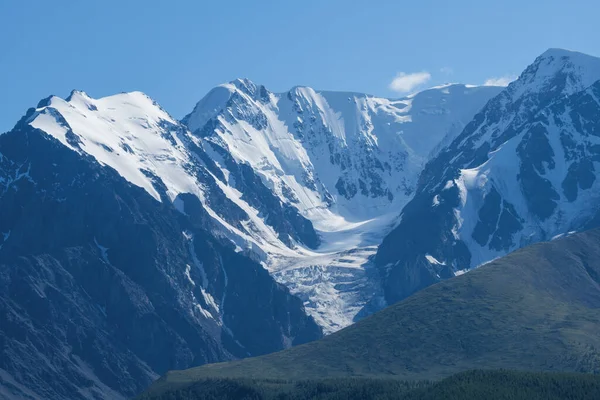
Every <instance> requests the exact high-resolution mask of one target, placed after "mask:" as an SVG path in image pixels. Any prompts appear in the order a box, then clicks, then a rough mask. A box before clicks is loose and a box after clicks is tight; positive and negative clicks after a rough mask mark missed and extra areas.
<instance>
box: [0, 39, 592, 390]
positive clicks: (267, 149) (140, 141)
mask: <svg viewBox="0 0 600 400" xmlns="http://www.w3.org/2000/svg"><path fill="white" fill-rule="evenodd" d="M599 99H600V59H598V58H595V57H591V56H588V55H584V54H581V53H576V52H570V51H566V50H560V49H550V50H548V51H547V52H545V53H544V54H542V55H541V56H540V57H538V58H537V59H536V60H535V61H534V62H533V63H532V64H531V65H530V66H529V67H527V68H526V69H525V71H524V72H523V73H522V74H521V75H520V76H519V78H518V79H517V80H516V81H514V82H513V83H511V84H510V85H509V86H508V87H506V88H504V87H497V86H472V85H464V84H448V85H443V86H439V87H435V88H431V89H428V90H424V91H421V92H418V93H416V94H413V95H410V96H407V97H404V98H400V99H384V98H379V97H375V96H371V95H366V94H360V93H350V92H348V93H343V92H328V91H318V90H314V89H311V88H308V87H295V88H293V89H291V90H290V91H288V92H285V93H273V92H271V91H269V90H268V89H266V88H265V87H264V86H261V85H257V84H255V83H253V82H251V81H250V80H247V79H238V80H235V81H232V82H230V83H227V84H223V85H221V86H218V87H216V88H215V89H213V90H212V91H210V92H209V93H208V94H207V95H206V96H205V97H204V98H203V99H201V100H200V101H199V102H198V103H197V104H196V106H195V107H194V109H193V110H192V111H191V112H190V113H189V114H188V115H187V116H185V117H184V118H183V119H182V120H181V121H179V120H177V119H175V118H173V117H172V116H171V115H169V113H168V112H167V111H165V110H164V109H163V108H161V107H160V105H158V104H157V103H156V102H155V101H154V100H152V99H151V98H149V97H148V96H146V95H145V94H143V93H140V92H132V93H122V94H117V95H114V96H109V97H105V98H101V99H94V98H92V97H90V96H89V95H87V94H86V93H84V92H81V91H73V92H72V93H71V94H70V96H68V97H67V98H66V99H61V98H59V97H56V96H51V97H49V98H47V99H44V100H42V101H40V102H39V104H38V105H37V106H36V107H34V108H31V109H30V110H28V111H27V113H26V114H25V115H24V116H23V118H22V119H21V120H20V121H19V122H18V123H17V124H16V125H15V127H14V129H13V130H11V131H10V132H7V133H5V134H2V135H0V233H1V235H0V265H1V268H0V272H1V273H0V287H1V288H2V290H1V291H0V321H1V324H0V348H1V349H2V350H1V351H2V357H1V359H0V397H1V396H5V397H7V398H12V397H17V398H29V399H37V398H48V399H62V398H72V399H92V398H110V399H118V398H125V397H128V396H132V395H135V394H137V393H139V392H140V391H142V390H143V389H144V388H145V387H147V385H148V384H149V383H150V382H151V381H152V380H154V379H156V378H157V377H158V376H159V375H162V374H164V373H165V372H167V371H168V370H173V369H184V368H188V367H191V366H196V365H201V364H206V363H213V362H221V361H229V360H234V359H238V358H244V357H253V356H261V355H264V354H267V353H272V352H276V351H279V350H284V349H288V348H289V347H292V346H295V345H299V344H303V343H306V342H310V341H313V340H317V339H319V338H321V337H322V336H323V334H331V333H333V332H336V331H338V330H340V329H342V328H346V327H348V326H350V325H352V324H353V323H354V322H356V321H359V320H361V319H362V318H364V317H365V316H367V315H370V314H372V313H374V312H376V311H378V310H381V309H383V308H384V307H386V306H392V308H391V309H389V308H388V309H386V310H385V311H384V313H385V312H388V314H387V315H391V314H390V313H393V311H388V310H394V309H397V310H401V314H398V316H397V317H394V318H393V319H394V320H396V319H398V318H400V319H402V318H406V317H405V316H407V315H409V316H412V317H413V318H414V320H415V323H416V322H417V321H418V320H419V318H418V317H419V316H423V315H427V313H428V312H430V307H433V304H434V303H435V301H436V300H435V299H436V296H438V295H439V296H441V297H444V295H443V293H439V292H436V291H435V290H434V288H432V290H429V291H424V292H420V291H421V290H422V289H424V288H426V287H428V286H430V285H432V284H435V283H438V282H440V281H443V280H446V279H449V278H454V277H458V276H460V275H463V274H465V273H466V272H468V271H470V270H472V269H475V268H477V267H479V266H481V265H483V264H486V263H489V262H491V261H493V260H494V259H498V258H500V257H503V256H505V255H506V254H508V253H511V252H513V251H515V250H517V249H519V248H521V247H525V246H528V245H530V244H533V243H536V242H540V241H548V240H551V239H554V238H556V237H560V236H564V235H569V234H570V233H572V232H574V231H583V230H585V229H589V228H593V227H595V226H597V221H598V218H599V217H598V215H597V212H598V196H599V194H598V193H600V190H599V189H598V185H599V183H598V182H597V180H596V179H595V171H596V170H595V168H596V163H598V162H600V158H599V157H600V146H599V145H600V141H599V140H598V138H599V137H600V102H599ZM551 243H553V242H551ZM557 243H562V242H559V241H557ZM588 250H590V248H588V247H586V248H585V251H586V252H587V251H588ZM508 259H509V260H512V259H510V256H509V258H508ZM501 260H505V259H501ZM519 262H521V261H519ZM498 263H499V264H501V265H504V264H503V261H502V262H501V261H500V260H499V261H498V262H497V264H498ZM506 265H510V267H506V268H501V267H495V268H487V266H486V268H485V269H484V268H481V271H488V270H494V271H496V270H500V269H502V271H509V270H510V268H513V266H514V265H513V263H511V262H509V263H508V264H506ZM561 267H562V266H561ZM552 271H553V273H554V272H555V271H554V270H552ZM589 271H592V272H589ZM589 271H588V274H590V276H592V273H593V271H594V270H593V269H590V270H589ZM523 273H525V272H523ZM540 273H541V274H542V275H543V274H544V273H546V271H540ZM481 274H483V277H482V278H479V279H480V281H479V280H478V281H477V282H475V283H473V284H472V286H473V287H476V286H477V287H479V286H481V287H484V286H485V279H486V278H485V277H486V275H485V273H484V272H481V273H480V272H479V270H478V271H473V272H469V273H468V274H467V275H466V276H465V277H464V278H463V277H460V279H456V280H454V279H453V280H451V281H448V285H446V286H443V285H442V286H435V288H437V289H436V290H441V289H439V288H440V287H446V288H448V287H450V288H451V287H453V286H452V285H459V284H458V283H450V282H463V284H464V282H474V281H472V280H473V279H475V280H476V279H477V277H479V276H481ZM488 274H489V273H488ZM504 274H508V272H502V278H499V277H496V276H495V275H494V279H505V278H504V276H505V275H504ZM513 275H515V276H517V275H518V271H515V272H514V274H513ZM552 276H554V275H552ZM570 276H572V275H571V274H570V273H568V272H565V277H564V279H568V278H569V277H570ZM554 277H555V278H556V279H559V278H558V277H556V276H554ZM506 279H508V277H506ZM515 279H516V278H515ZM527 282H530V281H529V280H527V281H525V283H527ZM553 282H554V281H553ZM596 282H597V280H596ZM550 283H552V282H549V284H550ZM506 285H509V284H508V283H506ZM534 286H535V285H534ZM502 288H504V286H502ZM522 289H523V290H530V289H531V288H530V287H529V286H527V287H523V288H522ZM452 290H454V289H452ZM456 290H458V291H459V292H460V293H462V289H456ZM473 290H475V289H473ZM481 290H483V289H481ZM490 290H491V289H490ZM417 292H418V293H417ZM415 293H416V295H415V296H417V297H414V296H412V295H414V294H415ZM427 293H434V294H433V295H429V296H430V297H423V296H427ZM409 296H412V297H410V298H409ZM418 296H421V297H418ZM569 296H571V294H569ZM475 297H476V296H475ZM407 298H409V299H407ZM415 298H416V299H421V300H414V299H415ZM405 299H407V300H405ZM423 299H427V300H423ZM511 299H512V298H511ZM403 300H405V301H403ZM499 300H501V299H499ZM399 301H401V303H399V304H400V306H398V307H400V308H398V307H396V306H395V305H394V304H395V303H397V302H399ZM411 301H412V303H411ZM415 301H417V303H414V302H415ZM421 301H422V302H425V303H427V307H426V306H424V305H422V304H421V303H419V302H421ZM437 301H438V302H439V299H438V300H437ZM574 302H575V300H574V299H573V298H571V297H568V298H567V299H566V300H565V304H566V305H565V306H564V307H566V308H565V309H568V310H569V312H571V311H573V312H575V311H574V310H571V309H570V308H568V307H574V306H573V303H574ZM406 304H411V305H414V309H413V307H412V306H406ZM476 306H477V304H475V305H469V303H468V302H466V301H465V302H461V304H460V307H462V308H461V310H462V309H467V310H469V309H470V307H476ZM504 306H506V304H504V303H501V304H500V305H499V306H498V307H500V308H501V307H504ZM557 306H558V305H557ZM561 306H562V303H561ZM394 307H396V308H394ZM482 307H484V306H482ZM485 307H491V306H490V305H489V304H486V305H485ZM485 307H484V309H485V310H488V308H485ZM577 310H580V309H579V308H577ZM577 310H576V311H577ZM471 311H472V310H471ZM397 312H398V313H400V311H397ZM447 312H448V313H452V312H453V308H452V307H450V309H448V310H447ZM379 315H386V314H377V315H376V316H374V317H371V318H369V319H367V320H365V322H364V323H363V322H358V324H357V325H353V326H352V327H350V328H347V329H346V330H344V331H342V332H340V334H339V335H341V337H344V336H343V335H348V333H345V332H361V333H360V335H365V336H368V335H372V334H373V331H371V332H370V333H363V332H367V331H368V330H367V329H366V328H364V330H361V331H356V330H355V329H359V328H360V327H361V326H365V324H366V326H370V325H369V324H374V323H373V322H368V321H379V322H378V323H381V324H387V323H388V322H389V321H387V320H386V319H385V318H383V317H378V316H379ZM576 315H579V314H576ZM587 315H588V314H587V311H586V314H585V316H583V314H582V318H583V317H585V318H587V317H586V316H587ZM460 317H461V316H460V315H457V316H456V320H459V319H460ZM509 317H510V318H513V317H514V315H513V314H512V313H508V314H507V317H506V318H508V319H509ZM378 318H379V319H378ZM381 318H383V319H381ZM519 323H522V320H519ZM361 324H362V325H361ZM408 325H409V326H410V324H408ZM355 326H356V327H358V328H355ZM465 326H468V324H467V325H465ZM390 327H394V330H397V329H396V328H398V329H400V327H398V326H397V325H394V324H390ZM535 328H536V329H538V328H539V327H538V326H536V327H535ZM540 329H541V328H540ZM372 330H380V329H379V328H377V326H375V325H373V326H372ZM394 332H396V331H394ZM394 332H392V331H391V330H390V331H389V334H388V335H391V336H394V335H398V333H397V332H396V333H394ZM463 333H464V332H463ZM461 335H462V334H461ZM336 337H340V336H336V335H332V336H328V337H326V338H325V339H324V340H323V341H318V342H316V343H315V344H314V345H309V346H308V347H298V348H295V349H293V350H291V351H290V352H287V353H286V352H283V353H281V354H296V353H294V352H295V351H301V350H300V349H306V348H309V349H310V348H312V349H317V348H319V349H321V347H319V346H323V345H322V344H319V343H333V342H328V341H334V340H335V339H334V338H336ZM435 339H436V336H435V335H433V336H432V341H434V340H435ZM407 340H408V339H407ZM356 343H360V345H361V346H362V345H364V344H363V343H361V342H360V341H357V342H356ZM382 343H387V342H385V341H383V342H382ZM585 343H586V344H585V346H588V345H589V346H592V344H589V343H587V342H585ZM398 345H400V344H398ZM401 345H402V346H409V345H410V346H414V343H410V344H408V342H406V343H402V344H401ZM310 346H313V347H310ZM573 346H575V345H573ZM585 346H584V347H585ZM589 346H588V347H585V348H586V349H589ZM332 348H336V347H335V346H333V347H332ZM319 351H321V350H319ZM426 353H427V352H426ZM583 353H585V354H586V355H590V354H591V355H592V356H594V354H595V353H594V351H593V349H592V350H590V351H589V352H587V353H586V352H583ZM327 354H329V353H327V352H326V351H323V356H324V357H327ZM409 354H411V357H412V354H414V352H409ZM427 354H430V355H432V357H433V358H428V360H429V361H427V362H429V363H431V362H433V361H432V360H437V359H436V358H435V357H434V356H433V354H434V352H433V351H431V352H430V353H427ZM576 354H580V353H576ZM268 357H270V356H267V359H269V358H268ZM407 357H408V356H407ZM415 357H417V356H416V355H415ZM422 357H425V356H424V355H423V356H422ZM448 357H450V356H448ZM590 357H591V356H590ZM594 357H595V356H594ZM450 358H452V357H450ZM592 358H593V357H592ZM259 360H260V359H259ZM437 361H439V360H437ZM486 361H489V360H488V359H486ZM249 362H250V361H249ZM252 362H254V361H252ZM403 362H406V363H408V364H403V365H404V366H406V365H411V364H415V365H420V366H419V367H415V368H417V370H418V368H421V370H423V371H424V370H427V371H430V372H428V373H429V375H431V376H432V377H433V376H441V375H443V374H444V373H445V372H444V370H440V371H438V372H435V371H432V368H433V367H432V366H431V364H422V365H421V364H419V363H418V362H416V361H415V359H413V358H411V359H407V360H403ZM469 362H470V361H469ZM442 364H443V363H442ZM509 364H510V363H508V364H506V365H507V366H510V365H512V364H510V365H509ZM233 365H237V364H233ZM240 365H245V364H243V363H242V364H240ZM274 365H275V364H274ZM369 365H370V364H369ZM494 365H495V364H494ZM531 365H535V366H537V365H538V364H535V363H534V362H533V361H532V364H531ZM557 365H558V366H567V363H566V362H565V363H561V362H557ZM569 365H570V364H569ZM586 365H587V364H586ZM498 366H504V364H502V363H500V362H499V363H498ZM280 367H281V368H282V369H281V370H280V371H284V370H285V368H284V367H283V366H280V365H279V364H276V366H275V367H273V368H274V369H272V370H273V371H275V370H276V369H279V368H280ZM383 367H385V368H387V367H388V366H386V363H382V368H383ZM261 368H262V366H261ZM269 368H271V367H269ZM348 368H350V369H351V370H352V369H356V368H357V369H356V370H357V371H362V372H360V373H365V374H366V373H367V372H365V371H363V369H364V368H365V367H364V366H354V365H349V366H348ZM371 368H374V367H373V366H371V367H368V368H367V371H370V369H371ZM390 368H391V367H390ZM397 368H400V367H398V366H395V367H393V368H392V370H393V371H396V369H397ZM569 368H570V367H569ZM376 369H377V368H376ZM571 369H573V368H571ZM265 370H269V371H270V369H265ZM401 371H403V370H402V369H398V370H397V371H396V372H395V373H398V374H401ZM275 372H276V371H275ZM375 372H377V373H378V374H379V373H381V372H382V371H379V370H377V371H375ZM402 374H405V373H404V372H402ZM405 375H406V376H409V375H410V374H408V373H406V374H405ZM403 376H404V375H403ZM47 382H52V383H51V384H48V383H47Z"/></svg>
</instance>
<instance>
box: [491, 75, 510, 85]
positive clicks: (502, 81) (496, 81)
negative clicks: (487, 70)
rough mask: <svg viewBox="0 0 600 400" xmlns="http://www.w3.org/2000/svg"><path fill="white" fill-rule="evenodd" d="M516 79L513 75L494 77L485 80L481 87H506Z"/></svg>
mask: <svg viewBox="0 0 600 400" xmlns="http://www.w3.org/2000/svg"><path fill="white" fill-rule="evenodd" d="M516 79H517V77H516V76H514V75H504V76H500V77H494V78H489V79H487V80H486V81H485V82H484V83H483V85H484V86H508V84H509V83H511V82H512V81H514V80H516Z"/></svg>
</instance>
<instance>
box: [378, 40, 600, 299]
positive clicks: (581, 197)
mask: <svg viewBox="0 0 600 400" xmlns="http://www.w3.org/2000/svg"><path fill="white" fill-rule="evenodd" d="M598 99H600V58H596V57H592V56H588V55H585V54H581V53H577V52H570V51H566V50H559V49H550V50H548V51H546V52H545V53H543V54H542V55H541V56H540V57H538V58H537V59H536V60H535V61H534V62H533V63H532V64H531V65H530V66H529V67H527V68H526V69H525V71H524V72H523V73H522V74H521V76H520V77H519V79H518V80H516V81H514V82H512V83H511V84H510V85H509V86H508V87H507V88H506V89H505V90H504V91H502V92H501V93H500V94H499V95H498V96H496V97H494V98H493V99H492V100H490V101H489V102H488V103H487V105H486V106H485V107H484V108H483V109H482V110H481V112H479V113H478V114H477V115H475V117H474V118H473V121H472V122H471V123H470V124H468V125H467V127H466V128H465V129H464V130H463V132H462V133H460V135H458V136H457V137H456V138H455V140H454V141H452V143H450V144H449V145H448V146H447V147H446V148H444V149H442V150H441V151H440V152H439V153H438V155H437V156H435V157H434V158H433V159H432V160H431V161H430V162H429V163H428V164H427V167H426V168H425V169H424V171H423V173H422V174H421V178H420V181H419V188H418V190H417V193H416V195H415V198H414V200H412V201H411V203H409V204H408V205H407V206H406V207H405V209H404V210H403V216H402V221H401V223H400V224H399V225H398V227H397V228H395V229H394V231H392V232H391V233H390V235H388V237H386V239H384V241H383V244H382V245H381V246H380V248H379V250H378V254H377V266H378V268H379V269H380V271H382V273H383V274H384V280H385V281H386V283H385V284H384V286H385V291H386V299H387V300H388V301H398V300H401V299H402V298H405V297H406V296H408V295H410V294H412V293H414V292H415V291H416V290H419V289H421V288H423V287H425V286H427V285H430V284H432V283H435V282H437V281H439V280H441V279H446V278H449V277H452V276H455V275H459V274H462V273H464V272H465V270H469V269H472V268H474V267H477V266H480V265H483V264H485V263H487V262H489V261H491V260H493V259H495V258H498V257H501V256H504V255H505V254H507V253H509V252H511V251H513V250H515V249H517V248H520V247H523V246H526V245H528V244H531V243H535V242H539V241H543V240H550V239H551V238H552V237H555V236H557V235H561V234H565V233H567V232H571V231H579V230H582V229H586V227H590V224H597V221H598V216H599V214H598V212H599V209H600V207H599V206H598V204H599V203H600V183H599V182H598V179H596V176H597V172H596V171H597V170H598V169H599V168H600V129H599V127H598V115H600V103H599V100H598ZM415 221H419V223H421V224H423V227H422V229H415V226H414V224H415ZM415 260H416V261H415ZM407 275H408V276H411V277H412V276H419V280H414V281H410V280H407V279H406V277H407Z"/></svg>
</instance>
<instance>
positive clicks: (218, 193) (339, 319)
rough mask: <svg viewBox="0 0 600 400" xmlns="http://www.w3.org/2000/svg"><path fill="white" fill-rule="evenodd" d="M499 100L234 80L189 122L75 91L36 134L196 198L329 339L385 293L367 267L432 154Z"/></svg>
mask: <svg viewBox="0 0 600 400" xmlns="http://www.w3.org/2000/svg"><path fill="white" fill-rule="evenodd" d="M500 90H501V89H500V88H495V87H468V86H465V85H448V86H443V87H438V88H434V89H430V90H426V91H423V92H421V93H418V94H416V95H414V96H410V97H407V98H404V99H397V100H389V99H382V98H377V97H373V96H368V95H363V94H357V93H338V92H319V91H315V90H313V89H311V88H306V87H296V88H294V89H292V90H291V91H289V92H287V93H280V94H277V93H272V92H269V91H268V90H266V89H265V88H264V87H263V86H257V85H255V84H254V83H252V82H250V81H248V80H236V81H233V82H231V83H228V84H224V85H221V86H219V87H217V88H215V89H213V90H212V91H211V92H210V93H209V94H208V95H207V96H206V97H205V98H204V99H202V100H201V101H200V102H199V103H198V104H197V105H196V107H195V109H194V111H193V112H192V113H191V114H190V115H188V116H187V117H186V118H185V119H184V120H183V124H182V123H180V122H178V121H177V120H175V119H174V118H172V117H171V116H170V115H169V114H168V113H167V112H165V111H164V110H163V109H162V108H161V107H160V106H159V105H158V104H156V102H154V101H153V100H152V99H150V98H149V97H148V96H146V95H144V94H143V93H140V92H133V93H123V94H118V95H115V96H109V97H105V98H101V99H93V98H91V97H90V96H88V95H86V94H85V93H83V92H78V91H74V92H73V93H72V94H71V95H70V96H69V97H68V98H67V99H65V100H63V99H60V98H58V97H51V98H49V99H47V100H46V101H43V102H41V103H40V105H39V106H38V108H36V109H35V112H33V113H32V114H31V115H30V116H29V119H28V123H29V124H30V125H31V126H33V127H35V128H38V129H40V130H42V131H44V132H46V133H47V134H49V135H51V136H52V137H54V138H56V139H57V140H59V141H60V142H61V143H62V144H64V145H65V146H67V147H69V148H70V149H72V150H73V151H76V152H78V153H79V154H81V155H88V156H91V157H93V158H94V159H95V160H96V161H97V162H99V163H100V164H102V165H105V166H108V167H111V168H113V169H115V170H116V171H117V172H118V173H119V174H120V175H121V176H123V177H124V178H125V179H126V180H127V181H129V182H130V183H132V184H134V185H136V186H139V187H141V188H143V189H144V190H146V191H147V192H148V193H149V194H150V195H152V196H153V197H154V198H155V199H156V200H157V201H170V202H173V203H174V205H175V206H176V207H177V209H178V210H180V211H181V212H183V213H185V212H186V209H185V208H186V205H185V202H184V201H182V199H181V197H180V196H181V195H182V194H188V193H189V194H192V195H194V196H196V197H197V198H198V199H200V201H201V203H202V205H203V207H204V209H205V210H206V212H207V213H208V215H209V216H210V218H211V219H212V221H213V224H212V226H213V229H214V230H215V234H218V235H222V236H225V237H227V238H229V239H230V240H231V241H232V242H233V243H235V244H236V246H237V248H238V250H239V251H244V252H249V253H252V254H254V256H255V257H257V258H258V259H260V260H262V262H263V264H264V265H265V267H266V268H267V269H269V270H270V271H271V273H272V274H273V275H274V276H275V277H276V278H277V279H278V280H279V281H280V282H282V283H284V284H286V285H287V286H288V287H290V288H291V289H292V291H293V293H295V294H298V295H299V296H300V297H301V298H303V299H304V300H305V305H306V307H307V310H308V311H309V313H311V314H312V315H313V316H315V318H316V319H317V320H318V321H319V323H320V324H321V325H322V326H323V327H324V328H325V330H326V331H327V332H332V331H334V330H337V329H340V328H342V327H344V326H347V325H348V324H350V323H351V322H352V321H353V320H354V318H355V317H356V315H357V314H359V313H360V311H361V310H362V309H363V308H364V307H365V306H367V305H368V303H370V302H372V301H373V299H375V300H376V299H377V298H378V296H380V295H379V294H378V289H377V284H376V282H375V281H373V277H372V276H373V274H372V273H371V272H370V269H369V268H370V265H371V264H370V261H369V260H370V258H371V257H372V256H373V255H374V254H375V251H376V247H375V246H376V245H378V244H379V243H380V241H381V239H382V238H383V236H384V235H385V234H386V233H387V232H388V231H389V230H390V229H392V227H393V225H394V224H395V223H397V216H398V214H399V211H400V210H401V209H402V207H403V206H404V205H405V204H406V203H407V201H408V200H410V198H411V197H412V195H413V193H414V191H415V189H416V186H417V179H418V176H419V173H420V171H421V169H422V167H423V165H424V164H425V163H426V162H427V161H428V159H429V157H430V154H433V153H435V152H436V151H438V149H439V148H440V144H441V143H443V142H444V141H450V140H451V139H452V138H453V137H455V136H456V135H457V134H458V133H459V132H460V131H461V130H462V128H463V127H464V126H465V125H466V124H467V123H468V122H469V121H470V119H471V118H472V116H473V115H474V114H475V113H476V112H477V111H478V110H479V109H480V108H481V107H482V106H483V105H484V104H485V103H486V102H487V101H488V100H489V99H490V98H491V97H493V96H494V95H495V94H497V93H498V92H499V91H500ZM188 128H189V129H188ZM313 227H314V229H315V230H316V235H317V236H314V234H312V233H311V231H312V229H313ZM311 235H312V236H311ZM316 237H318V240H315V239H314V238H316ZM311 247H312V249H311ZM195 283H197V282H195Z"/></svg>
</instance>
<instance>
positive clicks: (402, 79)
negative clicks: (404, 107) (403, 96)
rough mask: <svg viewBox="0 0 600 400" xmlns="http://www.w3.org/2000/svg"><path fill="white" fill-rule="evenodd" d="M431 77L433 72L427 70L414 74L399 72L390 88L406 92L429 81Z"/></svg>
mask: <svg viewBox="0 0 600 400" xmlns="http://www.w3.org/2000/svg"><path fill="white" fill-rule="evenodd" d="M430 79H431V74H430V73H429V72H427V71H423V72H415V73H412V74H407V73H405V72H399V73H398V75H396V77H395V78H394V80H392V82H391V83H390V89H391V90H393V91H394V92H399V93H406V92H410V91H411V90H413V89H414V88H416V87H418V86H421V85H422V84H424V83H426V82H428V81H429V80H430Z"/></svg>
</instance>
